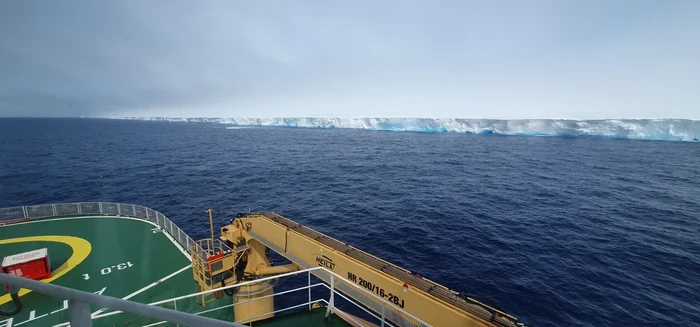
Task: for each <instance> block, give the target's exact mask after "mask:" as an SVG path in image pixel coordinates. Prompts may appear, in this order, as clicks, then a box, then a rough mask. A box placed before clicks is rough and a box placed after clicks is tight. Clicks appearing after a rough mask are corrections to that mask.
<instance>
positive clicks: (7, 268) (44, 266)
mask: <svg viewBox="0 0 700 327" xmlns="http://www.w3.org/2000/svg"><path fill="white" fill-rule="evenodd" d="M1 268H2V271H3V272H4V273H6V274H9V275H15V276H20V277H26V278H29V279H34V280H42V279H45V278H49V277H51V264H50V263H49V251H48V249H46V248H43V249H38V250H34V251H29V252H24V253H19V254H15V255H11V256H7V257H5V258H4V259H3V260H2V266H1Z"/></svg>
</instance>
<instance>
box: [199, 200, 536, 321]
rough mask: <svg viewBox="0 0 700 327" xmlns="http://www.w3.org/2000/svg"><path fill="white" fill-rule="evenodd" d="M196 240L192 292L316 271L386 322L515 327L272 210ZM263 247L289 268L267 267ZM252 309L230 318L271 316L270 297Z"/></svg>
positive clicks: (260, 290)
mask: <svg viewBox="0 0 700 327" xmlns="http://www.w3.org/2000/svg"><path fill="white" fill-rule="evenodd" d="M207 212H208V213H209V215H210V224H211V226H212V227H211V228H212V238H207V239H203V240H200V241H198V242H196V244H195V245H193V246H192V247H191V248H190V253H191V255H192V268H193V274H194V279H195V281H197V283H198V285H199V288H200V290H202V291H206V290H212V289H215V288H219V287H221V286H226V285H233V284H236V283H239V282H243V281H250V280H254V279H255V277H256V276H271V275H277V274H282V273H287V272H292V271H296V270H300V269H308V268H312V267H315V266H322V267H325V268H326V269H328V270H330V271H332V272H334V273H336V274H338V275H340V276H342V277H344V279H342V278H340V279H339V278H335V288H336V289H338V290H339V291H340V292H342V293H344V294H345V295H347V296H349V297H351V298H353V299H354V300H355V301H357V302H359V303H362V304H363V305H365V306H366V307H368V308H371V309H373V310H374V311H375V312H380V310H383V311H384V314H385V316H386V317H387V319H388V320H390V321H393V322H394V323H396V324H397V325H401V326H420V323H419V322H418V321H416V320H415V319H413V318H412V317H410V316H408V315H406V314H404V313H403V312H408V313H410V314H411V315H413V316H414V317H417V318H418V319H420V320H422V321H423V322H425V323H427V324H429V325H431V326H465V327H466V326H469V327H471V326H475V327H477V326H478V327H482V326H483V327H518V326H524V325H523V324H522V323H520V322H518V319H517V318H515V317H513V316H511V315H509V314H507V313H505V312H503V311H502V310H500V309H499V308H497V307H495V306H494V305H491V304H489V303H485V302H484V301H483V300H479V299H476V298H472V297H468V296H464V295H461V294H459V293H457V292H454V291H452V290H450V289H448V288H447V287H444V286H442V285H440V284H437V283H435V282H433V281H430V280H428V279H426V278H423V277H420V276H417V275H414V274H412V273H411V272H410V271H408V270H406V269H403V268H401V267H398V266H396V265H393V264H391V263H389V262H387V261H384V260H382V259H380V258H378V257H375V256H373V255H371V254H369V253H366V252H364V251H362V250H360V249H357V248H355V247H352V246H348V245H346V244H345V243H343V242H341V241H338V240H336V239H333V238H331V237H329V236H327V235H324V234H322V233H319V232H318V231H315V230H313V229H311V228H309V227H306V226H303V225H301V224H299V223H296V222H294V221H292V220H290V219H287V218H285V217H283V216H280V215H278V214H275V213H272V212H264V213H249V214H238V215H237V216H236V217H235V218H234V219H232V220H231V223H230V224H229V225H226V226H224V227H222V228H221V236H220V238H219V239H214V238H213V235H214V234H213V223H212V219H211V215H212V212H211V209H210V210H208V211H207ZM268 249H270V250H272V251H275V252H277V253H278V254H280V255H281V256H283V257H285V258H286V259H288V260H289V261H290V262H291V263H290V264H287V265H282V266H274V265H273V263H272V261H271V260H270V259H269V258H268ZM314 274H315V275H316V277H318V278H320V279H321V280H323V281H325V282H327V283H328V282H329V280H330V278H329V277H330V274H328V273H327V272H325V271H323V270H316V271H315V272H314ZM348 283H354V284H357V285H359V286H361V287H363V288H365V289H367V290H368V291H369V292H371V293H374V294H375V295H377V296H378V297H379V298H383V299H384V300H385V301H387V302H388V303H389V304H390V305H386V304H384V305H382V303H380V301H379V300H377V299H376V298H374V297H369V296H367V295H366V294H362V292H358V291H357V289H356V288H354V287H349V286H348V285H346V284H348ZM273 286H274V283H273V282H270V281H264V282H260V283H257V284H255V283H253V284H252V285H248V287H247V288H245V289H243V290H238V291H236V292H235V293H234V294H229V295H232V296H233V297H234V303H236V302H239V301H248V300H251V299H256V298H260V297H265V296H266V295H270V294H272V292H273V290H272V289H273ZM221 296H222V294H220V293H219V294H216V293H214V294H212V295H209V296H208V297H207V296H203V297H202V299H201V303H202V305H206V303H208V302H209V301H213V300H215V299H217V298H220V297H221ZM252 303H253V305H246V306H240V305H239V306H234V316H235V317H236V320H238V321H240V322H247V321H246V320H245V319H247V317H255V318H254V319H251V320H259V319H265V318H269V317H271V315H272V314H267V315H266V313H271V312H273V311H274V309H273V306H274V304H273V299H272V297H265V298H262V299H260V300H259V301H258V300H255V301H252Z"/></svg>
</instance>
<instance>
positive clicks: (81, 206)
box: [0, 202, 194, 251]
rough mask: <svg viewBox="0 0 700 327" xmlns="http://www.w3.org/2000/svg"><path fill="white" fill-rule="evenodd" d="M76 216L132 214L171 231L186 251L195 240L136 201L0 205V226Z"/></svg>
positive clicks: (160, 214) (172, 235)
mask: <svg viewBox="0 0 700 327" xmlns="http://www.w3.org/2000/svg"><path fill="white" fill-rule="evenodd" d="M76 216H112V217H131V218H138V219H143V220H147V221H150V222H152V223H155V224H156V225H158V226H160V228H162V229H163V230H165V231H167V232H168V233H169V234H170V236H171V237H172V238H173V239H174V240H175V241H176V242H177V243H178V244H180V246H182V248H183V250H184V251H187V249H189V248H190V246H191V245H192V244H194V240H193V239H192V238H191V237H189V236H188V235H187V234H186V233H185V232H183V231H182V230H181V229H180V228H179V227H177V225H175V224H174V223H173V222H172V221H171V220H170V219H168V217H166V216H165V215H163V214H162V213H160V212H158V211H156V210H153V209H151V208H147V207H144V206H140V205H136V204H125V203H114V202H76V203H53V204H40V205H33V206H21V207H10V208H0V226H2V225H6V224H12V223H17V222H22V221H28V220H34V219H42V218H55V217H76Z"/></svg>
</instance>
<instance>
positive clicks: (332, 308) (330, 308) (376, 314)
mask: <svg viewBox="0 0 700 327" xmlns="http://www.w3.org/2000/svg"><path fill="white" fill-rule="evenodd" d="M319 273H322V274H328V275H329V276H330V285H329V284H326V283H325V282H323V281H321V282H318V283H314V284H312V283H311V276H312V275H314V276H317V275H318V274H319ZM303 274H306V275H307V285H305V286H302V287H297V288H293V289H290V290H286V291H282V292H277V293H272V294H270V295H265V296H261V297H257V298H252V299H250V300H245V301H241V302H237V303H232V304H228V305H224V306H219V307H216V308H213V309H209V310H204V311H201V312H197V313H194V314H195V315H202V314H206V313H209V312H213V311H216V310H222V309H227V308H232V307H235V306H239V305H246V304H248V305H250V303H251V302H254V301H257V300H261V299H264V298H269V297H275V296H282V295H285V294H290V293H293V292H300V291H304V290H308V292H307V295H308V297H307V299H306V301H305V302H302V303H297V304H292V305H289V306H287V307H285V308H281V309H276V310H275V309H273V310H274V311H272V312H266V313H263V314H261V315H258V316H254V317H246V318H245V319H243V320H254V319H255V318H260V317H264V316H268V315H270V314H277V313H280V312H285V311H289V310H293V309H298V308H303V307H308V310H311V309H312V306H313V304H315V303H323V304H325V305H326V316H328V315H330V314H337V315H338V316H341V317H342V318H344V319H346V320H349V321H351V322H352V324H353V325H354V326H364V325H365V324H363V323H362V321H358V320H357V319H355V318H357V317H353V316H352V315H349V314H347V313H345V312H342V311H338V310H341V308H338V307H337V301H336V300H335V296H336V295H337V296H340V297H341V298H343V299H344V300H346V301H347V302H348V303H349V304H352V305H354V306H355V307H357V308H359V309H360V310H361V311H363V312H365V313H366V314H368V316H369V317H373V318H374V319H377V322H378V324H379V325H380V326H388V327H396V326H402V327H404V326H430V325H428V324H427V323H426V322H424V321H422V320H421V319H419V318H418V317H416V316H414V315H412V314H410V313H408V312H406V311H405V310H403V309H401V308H399V307H397V306H395V305H394V304H393V303H390V302H388V301H387V300H385V299H384V298H381V297H379V296H378V295H376V294H374V293H372V292H370V291H368V290H366V289H364V288H362V287H361V286H359V285H357V284H355V283H351V282H349V281H347V280H345V279H344V278H343V277H341V276H340V275H338V274H336V273H334V272H332V271H330V270H328V269H326V268H324V267H314V268H309V269H305V270H299V271H294V272H290V273H285V274H280V275H275V276H270V277H265V278H260V279H256V280H252V281H247V282H242V283H238V284H235V285H229V286H225V287H220V288H216V289H213V290H210V291H204V292H198V293H192V294H189V295H183V296H179V297H175V298H171V299H167V300H161V301H156V302H153V303H149V305H152V306H163V305H165V306H167V307H169V308H174V309H175V310H177V307H178V305H177V303H178V302H179V301H183V300H188V299H194V298H196V297H199V296H202V295H206V294H211V293H213V292H218V291H224V290H234V289H236V288H238V289H239V290H240V289H243V288H247V289H249V288H250V286H251V285H252V284H257V283H260V282H265V281H272V280H274V279H280V280H281V279H282V278H284V277H291V276H295V275H303ZM339 284H343V285H350V286H352V287H354V288H356V289H357V290H358V291H360V292H362V293H363V294H364V295H365V296H368V297H370V298H371V299H372V300H374V301H376V302H377V303H381V310H380V311H375V310H373V309H368V308H367V307H365V306H363V305H361V304H359V303H357V302H356V301H354V300H353V299H351V298H349V297H348V296H346V295H344V294H343V293H342V292H341V291H339V290H338V285H339ZM316 287H324V288H326V289H328V290H329V291H330V293H329V295H328V297H327V298H326V297H323V296H316V297H312V292H311V290H312V289H313V288H316ZM336 309H337V310H336ZM121 313H122V311H111V312H106V313H101V314H98V315H95V316H93V319H100V318H104V317H109V316H113V315H117V314H121ZM389 313H394V315H396V314H398V315H401V316H403V318H404V319H402V320H400V322H397V321H393V322H392V321H390V320H389V318H388V316H389ZM243 320H238V321H234V323H237V324H240V323H241V322H242V321H243ZM165 323H167V321H165V320H163V321H159V322H155V323H152V324H149V325H145V326H144V327H146V326H149V327H150V326H158V325H161V324H165ZM370 323H371V322H370ZM250 325H252V323H250Z"/></svg>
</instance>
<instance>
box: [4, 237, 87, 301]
mask: <svg viewBox="0 0 700 327" xmlns="http://www.w3.org/2000/svg"><path fill="white" fill-rule="evenodd" d="M22 242H57V243H63V244H67V245H68V246H70V247H71V249H73V254H72V255H71V256H70V258H68V261H66V262H65V263H64V264H62V265H61V266H60V267H58V269H56V270H54V271H52V272H51V277H49V278H46V279H42V280H41V281H42V282H44V283H50V282H52V281H54V280H56V279H57V278H59V277H61V276H63V275H65V274H66V273H68V272H69V271H71V270H72V269H73V268H75V267H76V266H77V265H79V264H80V263H81V262H83V260H85V258H87V257H88V255H89V254H90V251H92V245H91V244H90V242H88V241H86V240H84V239H82V238H80V237H74V236H58V235H46V236H30V237H19V238H11V239H9V240H0V245H2V244H9V243H22ZM29 292H31V291H30V290H28V289H25V288H23V289H21V290H20V291H19V296H23V295H25V294H27V293H29ZM10 301H12V298H11V297H10V294H5V295H3V296H0V305H3V304H5V303H7V302H10Z"/></svg>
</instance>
